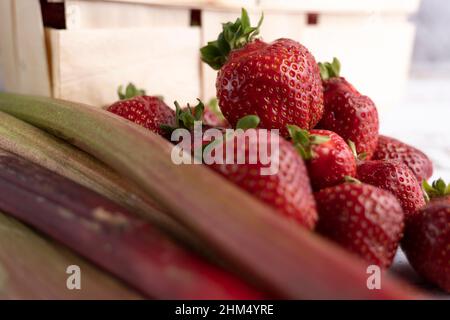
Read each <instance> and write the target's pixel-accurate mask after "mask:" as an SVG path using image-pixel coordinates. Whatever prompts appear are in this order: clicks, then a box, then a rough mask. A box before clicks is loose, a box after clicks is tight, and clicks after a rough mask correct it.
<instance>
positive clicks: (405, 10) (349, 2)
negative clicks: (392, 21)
mask: <svg viewBox="0 0 450 320" xmlns="http://www.w3.org/2000/svg"><path fill="white" fill-rule="evenodd" d="M419 5H420V0H364V1H361V0H340V1H336V0H314V1H309V0H259V6H260V7H261V8H262V9H264V10H267V11H271V10H274V11H302V12H317V13H334V14H339V13H341V14H349V13H350V14H352V13H358V14H361V13H371V12H380V13H389V14H412V13H414V12H416V11H417V10H418V8H419Z"/></svg>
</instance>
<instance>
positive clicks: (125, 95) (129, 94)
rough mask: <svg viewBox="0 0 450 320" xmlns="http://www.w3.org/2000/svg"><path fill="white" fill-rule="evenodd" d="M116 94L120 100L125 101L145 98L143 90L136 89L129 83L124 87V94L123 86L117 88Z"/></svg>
mask: <svg viewBox="0 0 450 320" xmlns="http://www.w3.org/2000/svg"><path fill="white" fill-rule="evenodd" d="M117 94H118V96H119V99H120V100H126V99H131V98H134V97H139V96H145V94H146V93H145V90H144V89H138V88H137V87H136V86H135V85H134V84H132V83H131V82H130V83H128V85H127V86H126V87H125V92H124V91H123V86H122V85H121V86H119V88H118V89H117Z"/></svg>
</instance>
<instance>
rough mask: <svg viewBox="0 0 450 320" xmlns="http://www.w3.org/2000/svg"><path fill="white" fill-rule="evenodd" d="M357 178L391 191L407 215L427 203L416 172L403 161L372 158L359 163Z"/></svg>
mask: <svg viewBox="0 0 450 320" xmlns="http://www.w3.org/2000/svg"><path fill="white" fill-rule="evenodd" d="M357 170H358V174H357V178H358V179H359V180H361V181H362V182H364V183H367V184H371V185H374V186H376V187H379V188H381V189H385V190H387V191H389V192H391V193H392V194H393V195H394V196H396V197H397V199H398V201H399V202H400V204H401V206H402V208H403V211H404V213H405V215H406V216H409V215H412V214H414V213H415V212H416V211H417V210H419V209H420V208H422V207H423V206H424V205H425V198H424V195H423V191H422V188H421V185H420V183H419V182H418V181H417V179H416V176H415V175H414V173H413V172H412V171H411V170H410V169H409V168H408V167H407V166H406V165H405V164H403V163H402V162H399V161H395V160H372V161H366V162H362V163H360V164H359V165H358V168H357Z"/></svg>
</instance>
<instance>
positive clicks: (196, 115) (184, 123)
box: [160, 99, 205, 134]
mask: <svg viewBox="0 0 450 320" xmlns="http://www.w3.org/2000/svg"><path fill="white" fill-rule="evenodd" d="M197 100H198V104H197V105H196V106H195V107H194V108H191V106H190V105H189V104H188V105H187V108H185V109H182V108H181V107H180V104H179V103H178V101H175V102H174V104H175V125H174V126H170V125H165V124H163V125H161V126H160V127H161V129H163V130H164V131H166V132H167V133H168V134H170V133H172V131H174V130H175V129H180V128H184V129H187V130H193V129H194V124H195V122H196V121H202V120H203V113H204V111H205V105H204V104H203V102H202V101H201V100H200V99H197Z"/></svg>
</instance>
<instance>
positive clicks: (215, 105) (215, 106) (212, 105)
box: [208, 98, 225, 120]
mask: <svg viewBox="0 0 450 320" xmlns="http://www.w3.org/2000/svg"><path fill="white" fill-rule="evenodd" d="M208 107H209V110H211V111H212V112H213V113H214V114H215V115H216V116H217V117H218V118H219V119H220V120H224V119H225V117H224V116H223V113H222V111H220V108H219V102H218V101H217V98H211V99H210V100H209V101H208Z"/></svg>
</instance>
